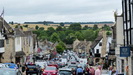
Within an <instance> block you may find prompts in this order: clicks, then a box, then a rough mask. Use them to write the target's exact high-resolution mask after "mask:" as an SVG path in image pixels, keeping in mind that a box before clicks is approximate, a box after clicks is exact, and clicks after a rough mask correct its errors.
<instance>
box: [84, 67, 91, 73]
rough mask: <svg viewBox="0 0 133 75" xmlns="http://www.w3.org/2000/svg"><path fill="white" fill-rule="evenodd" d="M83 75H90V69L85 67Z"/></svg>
mask: <svg viewBox="0 0 133 75" xmlns="http://www.w3.org/2000/svg"><path fill="white" fill-rule="evenodd" d="M85 75H90V69H89V66H87V67H86V71H85Z"/></svg>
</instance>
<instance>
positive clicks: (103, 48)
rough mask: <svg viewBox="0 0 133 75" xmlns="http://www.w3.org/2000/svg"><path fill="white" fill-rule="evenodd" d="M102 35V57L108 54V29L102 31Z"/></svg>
mask: <svg viewBox="0 0 133 75" xmlns="http://www.w3.org/2000/svg"><path fill="white" fill-rule="evenodd" d="M102 36H103V41H102V50H101V57H104V56H105V54H106V45H107V36H106V31H102Z"/></svg>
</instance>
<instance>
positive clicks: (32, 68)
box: [26, 64, 40, 75]
mask: <svg viewBox="0 0 133 75" xmlns="http://www.w3.org/2000/svg"><path fill="white" fill-rule="evenodd" d="M39 73H40V69H39V67H38V66H36V65H35V64H28V65H26V75H28V74H36V75H38V74H39Z"/></svg>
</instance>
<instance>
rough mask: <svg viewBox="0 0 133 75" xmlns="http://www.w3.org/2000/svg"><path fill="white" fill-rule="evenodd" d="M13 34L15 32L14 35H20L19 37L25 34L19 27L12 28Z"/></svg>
mask: <svg viewBox="0 0 133 75" xmlns="http://www.w3.org/2000/svg"><path fill="white" fill-rule="evenodd" d="M14 32H15V33H14V34H15V36H21V37H24V36H25V34H24V33H23V31H22V30H21V29H19V28H14Z"/></svg>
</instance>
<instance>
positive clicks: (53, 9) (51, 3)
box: [0, 0, 121, 23]
mask: <svg viewBox="0 0 133 75" xmlns="http://www.w3.org/2000/svg"><path fill="white" fill-rule="evenodd" d="M3 7H4V8H5V19H6V20H7V21H16V22H21V23H22V22H25V21H44V20H49V21H69V22H70V21H80V22H81V21H87V22H88V21H106V20H107V21H108V20H110V21H113V20H114V18H113V11H115V10H116V9H118V11H119V12H120V13H121V0H3V1H1V2H0V9H1V10H2V8H3Z"/></svg>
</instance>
